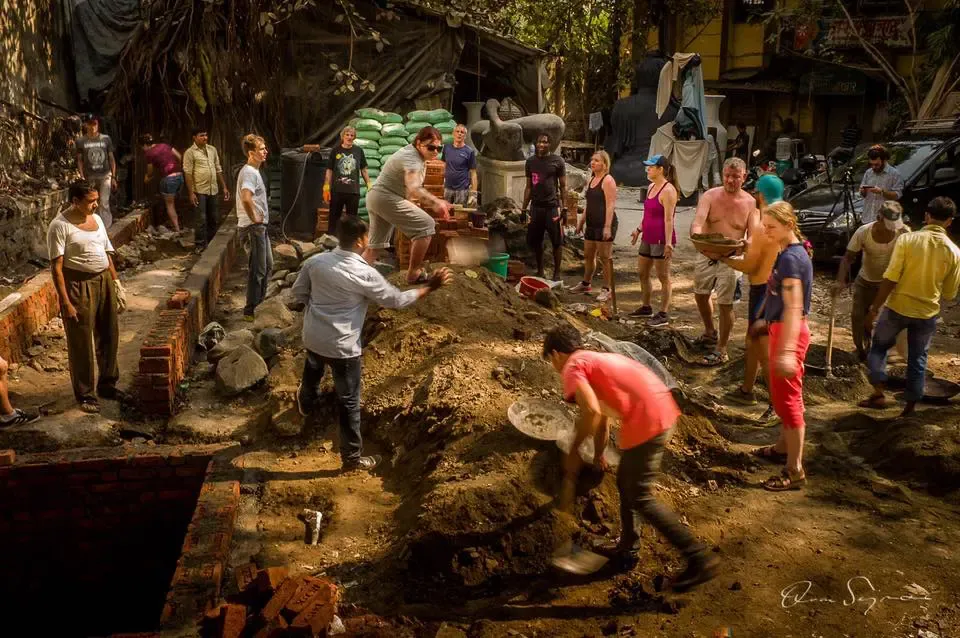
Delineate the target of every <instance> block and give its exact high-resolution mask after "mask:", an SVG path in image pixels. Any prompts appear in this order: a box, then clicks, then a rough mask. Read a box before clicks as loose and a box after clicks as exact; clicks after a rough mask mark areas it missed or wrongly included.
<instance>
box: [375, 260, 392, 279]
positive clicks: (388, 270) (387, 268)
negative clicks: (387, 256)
mask: <svg viewBox="0 0 960 638" xmlns="http://www.w3.org/2000/svg"><path fill="white" fill-rule="evenodd" d="M373 267H374V268H376V270H377V272H378V273H380V274H381V275H383V276H384V277H389V276H390V275H392V274H393V273H395V272H397V269H396V268H394V267H393V265H392V264H388V263H385V262H382V261H378V262H376V263H374V264H373Z"/></svg>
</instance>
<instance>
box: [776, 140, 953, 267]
mask: <svg viewBox="0 0 960 638" xmlns="http://www.w3.org/2000/svg"><path fill="white" fill-rule="evenodd" d="M951 124H952V123H948V125H947V126H943V127H940V128H936V127H927V128H926V130H924V131H923V132H920V131H919V130H918V128H914V129H913V130H908V131H907V132H906V133H904V134H902V135H899V136H897V137H896V138H895V139H894V140H893V141H890V142H887V143H884V146H885V147H886V148H887V150H888V151H890V160H889V163H890V164H891V165H893V166H894V167H896V169H897V170H898V171H900V174H901V175H903V179H904V190H903V195H902V196H901V198H900V203H901V204H902V205H903V209H904V212H905V217H906V221H907V223H909V224H910V225H911V226H912V227H914V228H917V227H919V226H920V225H922V224H923V217H924V212H925V209H926V205H927V202H929V201H930V200H931V199H933V198H935V197H939V196H941V195H946V196H947V197H950V198H951V199H953V200H954V201H955V202H957V203H960V129H958V128H957V126H956V124H952V125H951ZM868 148H869V145H864V146H862V147H860V148H858V149H857V151H856V154H855V157H854V159H853V160H852V161H850V162H849V163H847V164H846V165H844V166H840V167H837V168H835V169H833V172H832V173H831V179H832V181H831V182H830V183H825V184H817V185H815V186H813V187H811V188H808V189H807V190H805V191H803V192H801V193H799V194H798V195H797V196H795V197H793V198H792V199H790V203H791V204H793V207H794V209H796V211H797V220H798V221H799V222H800V230H801V231H802V232H803V234H804V235H806V236H807V239H809V240H810V242H811V243H812V244H813V248H814V259H816V260H817V261H836V260H839V259H840V258H842V257H843V255H844V253H845V251H846V247H847V242H848V241H849V240H850V236H851V235H852V234H853V232H854V231H855V230H856V229H857V228H858V227H859V226H860V212H861V211H862V210H863V198H862V197H861V196H860V182H861V180H862V179H863V174H864V173H865V172H866V171H867V170H869V168H870V167H869V164H868V162H867V149H868ZM845 173H846V174H847V176H848V179H849V181H850V183H851V190H852V193H851V195H852V197H851V199H852V209H853V210H852V211H850V210H847V211H845V208H850V206H847V207H845V206H844V187H843V177H844V174H845ZM955 226H957V228H952V229H951V230H952V231H954V232H958V233H960V224H958V223H957V222H955Z"/></svg>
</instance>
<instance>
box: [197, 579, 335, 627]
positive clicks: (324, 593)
mask: <svg viewBox="0 0 960 638" xmlns="http://www.w3.org/2000/svg"><path fill="white" fill-rule="evenodd" d="M234 575H235V577H236V579H237V588H238V590H239V592H240V593H239V594H237V595H236V596H233V597H230V598H229V599H228V602H227V603H226V604H224V605H221V606H220V607H218V608H216V609H213V610H211V611H210V612H209V613H208V614H207V622H206V624H205V626H204V631H203V635H204V636H210V637H216V638H248V637H249V638H281V637H284V636H328V635H336V634H343V633H344V630H343V629H342V626H343V625H342V622H341V621H340V619H339V618H338V617H337V615H336V614H337V604H338V603H339V601H340V591H339V590H338V589H337V586H336V585H334V584H333V583H332V582H330V581H329V580H326V579H324V578H315V577H312V576H305V575H301V576H291V575H290V574H289V573H288V572H287V569H286V568H284V567H270V568H267V569H257V566H256V565H255V564H253V563H251V564H249V565H243V566H241V567H238V568H237V569H236V570H235V572H234Z"/></svg>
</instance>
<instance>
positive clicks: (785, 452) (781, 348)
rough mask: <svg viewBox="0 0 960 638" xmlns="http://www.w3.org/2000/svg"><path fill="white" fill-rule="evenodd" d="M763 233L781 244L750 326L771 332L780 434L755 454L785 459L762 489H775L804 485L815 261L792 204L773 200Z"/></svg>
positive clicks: (770, 370) (772, 389) (772, 386)
mask: <svg viewBox="0 0 960 638" xmlns="http://www.w3.org/2000/svg"><path fill="white" fill-rule="evenodd" d="M762 224H763V232H764V234H765V235H766V236H767V238H768V239H769V240H771V241H772V242H775V243H776V244H779V246H780V254H779V255H777V260H776V262H774V264H773V271H772V273H771V274H770V279H769V281H768V283H767V295H766V301H765V302H764V304H765V307H764V321H763V322H760V321H758V322H756V323H755V324H754V326H756V327H755V328H754V330H762V329H764V327H766V328H767V329H768V330H769V333H770V345H769V357H770V358H769V365H768V366H767V367H768V376H769V383H768V386H769V388H770V402H771V403H772V404H773V409H774V410H775V411H776V413H777V416H778V417H780V421H781V423H782V427H781V429H780V438H779V439H778V440H777V442H776V443H775V444H773V445H771V446H768V447H762V448H758V449H757V450H755V451H754V454H756V455H757V456H760V457H762V458H765V459H767V460H772V461H777V462H781V461H785V462H786V467H785V468H784V469H783V473H782V474H781V475H780V476H774V477H772V478H770V479H768V480H767V482H766V483H764V487H765V488H766V489H768V490H771V491H774V492H782V491H785V490H796V489H800V488H801V487H803V485H804V483H805V482H806V480H807V479H806V474H805V473H804V471H803V436H804V429H805V427H806V423H805V422H804V419H803V410H804V408H803V362H804V359H806V356H807V348H809V346H810V329H809V328H808V326H807V315H808V314H810V293H811V291H812V289H813V262H812V261H811V260H810V254H809V253H808V252H807V244H806V242H805V241H804V239H803V236H802V235H801V234H800V231H799V229H798V228H797V218H796V215H794V212H793V207H792V206H791V205H790V204H788V203H787V202H777V203H776V204H773V205H771V206H768V207H767V208H766V209H764V211H763V217H762Z"/></svg>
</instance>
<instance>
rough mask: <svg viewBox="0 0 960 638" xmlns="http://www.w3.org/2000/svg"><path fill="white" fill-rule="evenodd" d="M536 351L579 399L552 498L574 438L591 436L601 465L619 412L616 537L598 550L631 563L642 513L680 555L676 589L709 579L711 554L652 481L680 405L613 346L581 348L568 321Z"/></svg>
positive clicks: (574, 467) (576, 463) (568, 464)
mask: <svg viewBox="0 0 960 638" xmlns="http://www.w3.org/2000/svg"><path fill="white" fill-rule="evenodd" d="M543 356H544V358H545V359H548V360H549V361H550V363H551V364H552V365H553V367H554V369H555V370H556V371H557V372H559V373H560V375H561V376H562V378H563V395H564V398H565V399H566V400H567V401H568V402H571V403H572V402H574V401H575V402H576V403H577V405H579V406H580V418H579V419H578V420H577V426H576V428H577V430H576V436H575V437H574V441H573V445H572V446H571V447H570V451H569V452H568V453H567V457H566V459H565V460H564V487H563V489H562V493H561V498H560V505H561V508H562V509H568V508H569V506H570V505H571V504H572V500H573V489H572V487H573V485H574V484H575V483H576V477H577V474H578V473H579V471H580V465H581V461H580V453H579V449H580V445H581V444H582V443H583V442H584V441H585V440H586V438H587V437H588V436H593V440H594V450H595V458H594V464H596V465H598V466H600V467H602V468H605V467H606V463H605V461H604V460H603V452H604V450H605V449H606V447H607V440H608V438H609V433H610V429H609V422H610V419H611V418H614V419H620V423H621V430H620V436H619V443H620V449H621V451H622V457H621V460H620V467H619V468H618V470H617V489H618V491H619V493H620V524H621V527H622V531H621V534H620V539H619V542H617V543H616V544H611V546H609V547H605V548H598V551H603V552H604V553H606V554H608V555H610V556H611V558H612V559H613V560H614V565H615V566H616V567H617V568H618V569H621V570H626V569H630V568H632V567H633V566H635V565H636V563H637V551H638V547H637V544H638V542H639V540H640V536H639V534H638V532H637V520H636V515H637V514H639V515H640V516H642V517H643V518H645V519H646V520H647V521H648V522H649V523H650V524H651V525H653V526H654V528H656V530H657V531H658V532H660V533H661V534H663V536H664V537H666V538H667V540H669V541H670V543H671V544H672V545H673V546H674V547H676V548H677V549H678V550H680V552H681V553H682V554H683V555H684V557H686V559H687V567H686V569H685V570H684V571H683V572H682V573H681V574H679V575H678V576H677V578H676V579H675V580H674V581H673V590H674V591H677V592H684V591H687V590H689V589H691V588H693V587H696V586H697V585H699V584H701V583H705V582H707V581H708V580H711V579H712V578H713V577H714V576H715V575H716V571H717V565H718V563H719V560H718V559H717V558H716V557H714V556H711V555H710V554H708V553H707V551H706V548H705V547H704V546H703V545H702V544H700V543H698V542H697V540H696V539H695V538H694V537H693V535H691V534H690V532H689V531H687V529H686V528H685V527H684V526H683V525H682V524H681V523H680V521H679V520H678V519H677V517H676V515H675V514H674V513H673V512H671V511H670V510H668V509H667V508H665V507H664V506H663V505H661V504H660V503H659V502H657V500H656V498H655V497H654V493H653V485H654V482H655V481H656V478H657V474H658V473H659V470H660V461H661V459H662V458H663V448H664V447H665V446H666V444H667V441H669V440H670V435H671V434H672V432H673V426H674V424H675V423H676V421H677V417H678V416H679V415H680V409H679V408H678V407H677V403H676V401H674V400H673V396H672V395H671V394H670V390H669V389H668V388H667V386H666V385H664V383H663V381H661V380H660V378H659V377H657V375H655V374H654V373H653V372H651V371H650V370H648V369H647V367H646V366H644V365H643V364H641V363H638V362H636V361H633V360H631V359H628V358H627V357H623V356H621V355H618V354H611V353H601V352H591V351H588V350H584V349H583V345H582V341H581V338H580V333H579V332H578V331H577V329H576V328H574V327H573V326H570V325H564V326H560V327H558V328H554V329H553V330H551V331H550V332H549V333H547V335H546V337H545V339H544V342H543Z"/></svg>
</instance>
